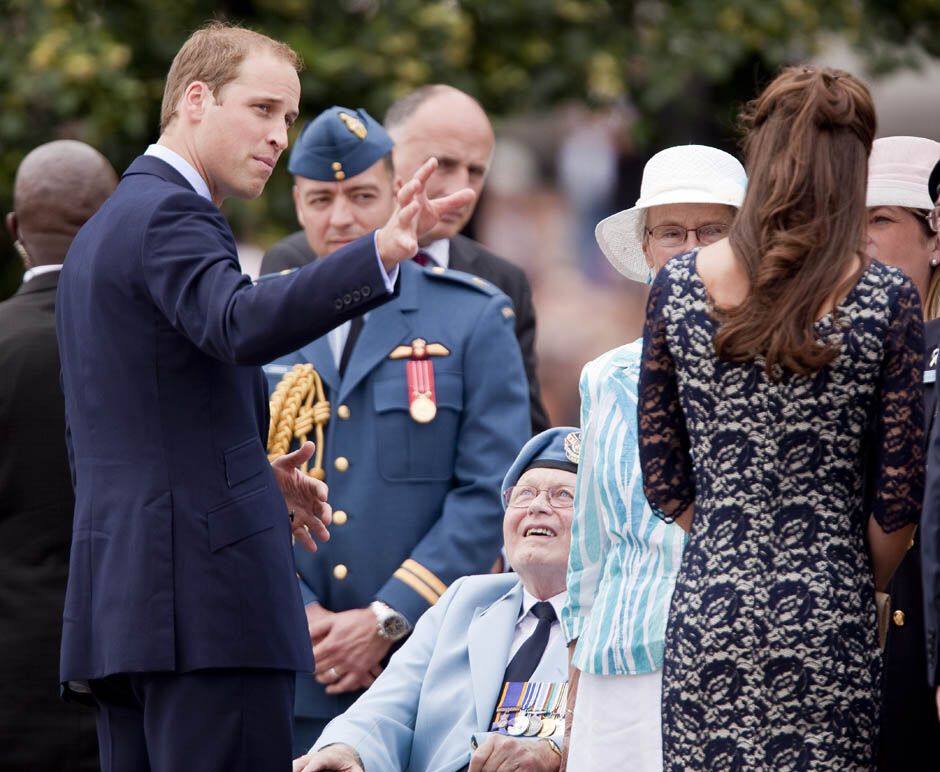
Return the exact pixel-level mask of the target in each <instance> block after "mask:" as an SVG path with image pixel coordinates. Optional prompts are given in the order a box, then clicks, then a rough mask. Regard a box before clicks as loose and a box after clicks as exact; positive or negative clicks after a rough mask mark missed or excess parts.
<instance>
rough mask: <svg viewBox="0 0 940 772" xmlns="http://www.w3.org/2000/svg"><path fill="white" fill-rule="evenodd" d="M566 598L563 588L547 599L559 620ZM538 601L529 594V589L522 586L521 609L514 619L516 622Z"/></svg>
mask: <svg viewBox="0 0 940 772" xmlns="http://www.w3.org/2000/svg"><path fill="white" fill-rule="evenodd" d="M567 599H568V591H567V590H563V591H562V592H560V593H558V594H557V595H553V596H552V597H551V598H549V599H548V602H549V603H551V604H552V608H554V609H555V616H556V617H557V618H558V619H559V620H561V610H562V609H563V608H564V607H565V601H566V600H567ZM539 602H540V601H539V599H538V598H536V597H535V596H534V595H532V594H530V593H529V591H528V590H527V589H526V588H525V587H523V588H522V611H520V612H519V618H518V619H517V620H516V621H517V622H518V621H519V620H521V619H523V618H524V617H525V615H526V614H528V613H529V612H530V611H531V610H532V607H533V606H534V605H535V604H536V603H539Z"/></svg>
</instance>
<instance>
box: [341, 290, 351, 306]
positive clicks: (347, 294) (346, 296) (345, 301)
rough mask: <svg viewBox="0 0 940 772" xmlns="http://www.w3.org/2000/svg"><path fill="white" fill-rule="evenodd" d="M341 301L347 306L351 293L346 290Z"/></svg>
mask: <svg viewBox="0 0 940 772" xmlns="http://www.w3.org/2000/svg"><path fill="white" fill-rule="evenodd" d="M343 302H344V303H345V304H346V305H347V306H348V305H349V304H350V303H352V295H350V294H349V293H348V292H347V293H346V294H345V295H343Z"/></svg>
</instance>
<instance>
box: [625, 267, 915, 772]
mask: <svg viewBox="0 0 940 772" xmlns="http://www.w3.org/2000/svg"><path fill="white" fill-rule="evenodd" d="M696 255H697V252H690V253H687V254H684V255H680V256H678V257H676V258H673V259H672V260H671V261H670V262H669V263H667V264H666V266H665V267H664V268H663V269H662V270H661V271H660V272H659V274H658V275H657V277H656V281H655V283H654V284H653V287H652V289H651V293H650V298H649V303H648V307H647V320H646V330H645V336H644V351H643V369H642V372H641V375H640V391H639V415H640V429H639V440H640V458H641V463H642V469H643V477H644V483H645V490H646V495H647V498H648V499H649V501H650V503H651V504H652V505H653V508H654V510H655V511H657V514H659V515H660V516H661V517H663V518H664V519H666V520H669V519H672V518H673V517H675V516H678V515H679V514H681V513H682V512H683V511H684V510H685V509H686V507H687V506H688V505H689V504H693V503H694V506H695V509H694V518H693V523H692V530H691V533H690V538H689V542H688V545H687V547H686V551H685V557H684V560H683V564H682V568H681V569H680V572H679V577H678V581H677V585H676V590H675V594H674V595H673V599H672V605H671V608H670V613H669V622H668V628H667V633H666V658H665V666H664V676H663V677H664V684H663V754H664V769H666V770H669V771H674V770H687V769H688V770H711V769H715V770H719V769H720V770H738V769H740V770H804V769H805V770H823V769H825V770H836V769H837V770H840V772H844V770H867V769H873V768H874V765H875V753H876V746H877V734H878V709H879V702H880V695H879V678H880V672H881V657H880V652H879V650H878V644H877V633H876V614H875V606H874V597H873V595H874V588H873V580H872V571H871V565H870V561H869V557H868V550H867V547H866V541H865V533H866V527H867V521H868V517H869V515H873V516H874V517H875V519H876V521H877V522H878V523H879V524H880V525H881V527H882V528H883V529H884V530H885V531H892V530H895V529H897V528H900V527H902V526H904V525H907V524H909V523H914V522H916V521H917V519H918V516H919V510H920V499H921V496H922V491H923V418H922V411H923V407H922V402H921V399H922V396H921V386H920V364H921V362H920V360H921V357H922V356H923V353H922V352H923V342H922V337H923V329H922V328H923V324H922V322H921V313H920V301H919V299H918V296H917V292H916V290H915V289H914V287H913V285H912V284H911V283H910V281H909V280H908V279H907V278H906V277H905V276H904V275H903V274H902V273H901V272H900V271H897V270H895V269H892V268H888V267H886V266H884V265H882V264H881V263H878V262H872V263H871V264H870V265H869V266H868V267H867V269H866V270H865V272H864V274H863V275H862V276H861V278H860V279H859V281H858V282H857V284H856V285H855V287H854V288H853V289H852V290H851V291H850V293H849V295H848V296H847V297H846V298H845V300H844V301H843V302H842V303H841V304H840V305H839V306H838V307H837V308H836V310H835V311H834V312H832V313H830V314H827V315H826V316H824V317H823V318H821V319H820V320H819V321H818V322H817V323H816V328H815V329H816V333H817V336H818V337H819V339H820V340H826V341H830V342H835V343H838V344H839V345H840V353H839V355H838V356H837V358H836V359H835V360H834V361H833V362H832V363H831V364H830V365H829V366H827V367H825V368H823V369H822V370H820V371H818V372H816V373H815V374H814V375H812V376H799V375H796V374H794V373H791V372H788V371H783V370H781V369H779V368H778V369H777V370H776V372H775V373H773V375H774V377H768V375H767V373H766V369H765V362H764V361H763V360H762V359H760V358H758V359H756V360H755V361H753V362H745V363H735V362H727V361H722V360H719V359H718V358H717V357H716V355H715V351H714V346H713V342H712V339H713V336H714V333H715V330H716V327H717V322H716V320H715V319H714V317H713V316H712V315H711V313H710V308H711V306H710V300H709V297H708V295H707V292H706V290H705V287H704V285H703V284H702V281H701V279H700V278H699V276H698V273H697V271H696Z"/></svg>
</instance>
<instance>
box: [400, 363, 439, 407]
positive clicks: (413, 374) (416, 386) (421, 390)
mask: <svg viewBox="0 0 940 772" xmlns="http://www.w3.org/2000/svg"><path fill="white" fill-rule="evenodd" d="M405 370H406V373H407V375H408V404H409V405H411V404H412V403H413V402H414V401H415V400H416V399H417V398H418V397H420V396H424V397H428V398H429V399H430V400H431V401H432V402H436V401H437V399H436V395H435V393H434V365H433V364H432V363H431V360H429V359H409V360H408V362H407V364H406V367H405Z"/></svg>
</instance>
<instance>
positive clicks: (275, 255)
mask: <svg viewBox="0 0 940 772" xmlns="http://www.w3.org/2000/svg"><path fill="white" fill-rule="evenodd" d="M315 258H316V255H315V254H314V253H313V250H311V249H310V245H309V244H308V243H307V237H306V236H305V235H304V232H303V231H297V232H296V233H292V234H291V235H290V236H287V237H285V238H283V239H281V240H280V241H279V242H277V244H275V245H274V246H273V247H271V249H269V250H268V251H267V252H266V253H265V255H264V258H262V260H261V273H262V274H267V273H277V272H278V271H283V270H289V269H291V268H299V267H301V266H303V265H307V264H308V263H310V262H311V261H312V260H314V259H315ZM448 267H450V268H453V269H454V270H457V271H464V272H466V273H472V274H473V275H474V276H479V277H480V278H481V279H486V280H487V281H488V282H490V283H491V284H495V285H496V286H497V287H499V288H500V289H501V290H502V291H503V292H505V293H506V294H507V295H508V296H509V299H510V300H512V305H513V308H514V309H515V312H516V339H517V340H518V341H519V348H520V349H522V361H523V364H524V365H525V372H526V377H527V378H528V379H529V408H530V412H531V417H532V432H533V434H536V433H538V432H541V431H544V430H545V429H548V428H549V427H550V426H551V422H550V420H549V417H548V414H547V413H546V412H545V407H544V405H542V398H541V395H540V392H539V382H538V375H537V373H536V360H535V309H534V308H533V306H532V290H531V289H530V288H529V280H528V279H527V278H526V275H525V272H524V271H523V270H522V269H521V268H519V266H517V265H514V264H513V263H510V262H509V261H508V260H506V259H504V258H502V257H500V256H499V255H495V254H493V253H492V252H490V251H489V250H488V249H486V248H485V247H484V246H483V245H482V244H480V243H478V242H476V241H474V240H473V239H468V238H467V237H466V236H455V237H454V238H453V239H451V241H450V265H449V266H448Z"/></svg>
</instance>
